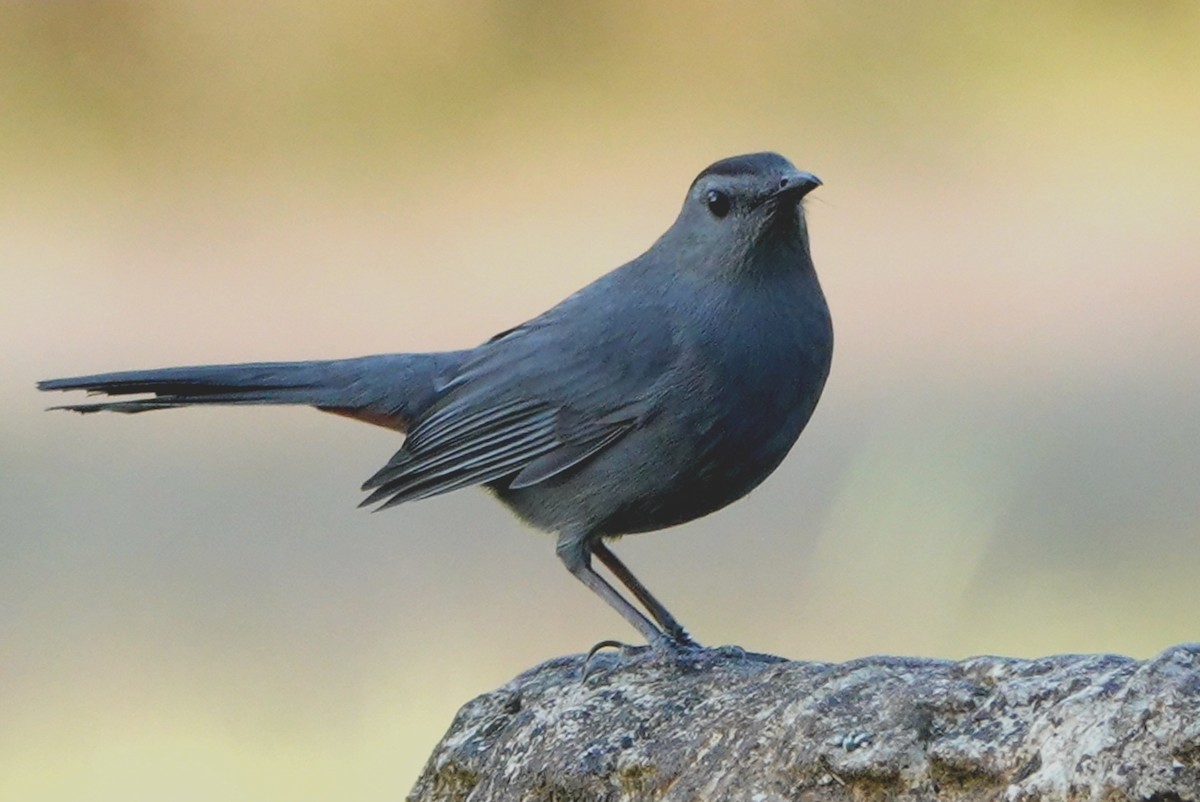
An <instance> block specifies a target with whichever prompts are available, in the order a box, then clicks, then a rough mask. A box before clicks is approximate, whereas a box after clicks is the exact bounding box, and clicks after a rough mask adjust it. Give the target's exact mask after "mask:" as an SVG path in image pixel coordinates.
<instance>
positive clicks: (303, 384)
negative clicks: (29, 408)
mask: <svg viewBox="0 0 1200 802" xmlns="http://www.w3.org/2000/svg"><path fill="white" fill-rule="evenodd" d="M468 353H469V352H467V351H444V352H441V353H432V354H382V355H378V356H364V357H358V358H356V359H332V360H325V361H315V362H257V363H251V364H243V365H201V366H197V367H183V368H162V369H160V370H133V371H125V372H121V373H99V374H96V375H94V376H76V377H73V378H67V379H50V380H47V381H41V382H38V389H39V390H86V391H87V392H88V394H89V395H108V396H125V395H145V394H151V397H149V398H134V399H127V400H123V401H100V402H95V403H86V404H66V405H63V406H57V407H51V409H66V410H71V411H73V412H83V413H88V412H125V413H134V412H149V411H151V410H155V409H171V408H173V407H187V406H195V405H201V404H299V405H303V406H311V407H317V408H318V409H321V410H323V411H326V412H333V413H336V414H339V415H346V416H348V417H352V418H356V419H359V420H363V421H367V422H368V423H375V424H378V425H380V426H386V427H388V428H391V429H398V430H400V431H405V430H407V428H408V425H409V423H410V422H411V421H412V419H413V418H414V417H416V416H417V415H419V414H420V413H421V412H422V411H423V410H425V409H426V408H428V407H429V405H431V404H432V403H433V402H434V400H435V399H436V397H437V395H438V393H439V387H440V386H441V385H442V384H444V383H445V381H446V379H447V378H448V377H447V374H450V375H453V371H454V368H455V367H456V366H457V365H458V364H460V363H461V362H462V361H463V360H464V359H465V357H466V355H467V354H468Z"/></svg>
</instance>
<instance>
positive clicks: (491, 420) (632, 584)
mask: <svg viewBox="0 0 1200 802" xmlns="http://www.w3.org/2000/svg"><path fill="white" fill-rule="evenodd" d="M820 183H821V182H820V181H819V180H818V179H817V178H816V176H814V175H812V174H810V173H806V172H802V171H800V170H797V169H796V168H795V167H794V166H792V164H791V163H790V162H789V161H788V160H787V159H785V158H783V157H782V156H779V155H777V154H774V153H755V154H750V155H746V156H736V157H734V158H731V159H725V160H723V161H719V162H717V163H716V164H713V165H712V166H710V167H709V168H707V169H706V170H704V172H702V173H700V175H698V176H697V177H696V180H695V181H693V182H692V185H691V187H690V188H689V190H688V193H687V198H686V200H685V201H684V204H683V210H682V211H681V212H680V213H679V217H678V219H676V221H675V223H674V225H672V226H671V228H670V229H668V230H667V232H666V233H665V234H663V235H662V237H661V238H660V239H659V240H658V241H657V242H656V243H654V245H653V246H651V248H650V250H648V251H646V253H644V254H642V255H641V256H639V257H638V258H637V259H634V260H633V261H632V262H629V263H628V264H626V265H624V266H622V267H619V268H617V269H616V270H614V271H612V272H611V273H609V274H607V275H605V276H603V277H601V278H600V279H598V280H597V281H595V282H593V283H592V284H590V285H588V286H587V287H584V288H583V289H582V290H580V291H578V292H576V293H575V294H574V295H572V296H570V297H569V298H567V299H566V300H565V301H563V302H561V303H560V304H558V305H557V306H555V307H554V308H552V309H550V310H549V311H548V312H546V313H544V314H542V315H540V316H539V317H536V318H534V319H533V320H530V321H529V322H527V323H525V324H523V325H520V326H517V327H516V328H513V329H509V330H508V331H505V332H502V333H500V334H497V335H496V336H495V337H493V338H492V339H490V340H488V341H487V342H485V343H483V344H482V345H480V346H478V347H476V348H471V349H468V350H463V351H447V352H442V353H431V354H384V355H379V356H366V357H360V358H357V359H335V360H329V361H313V362H266V363H255V364H243V365H209V366H201V367H182V368H165V369H161V370H138V371H129V372H122V373H104V374H99V375H95V376H81V377H77V378H70V379H53V380H50V381H43V382H41V383H40V384H39V385H38V387H39V388H40V389H42V390H86V391H88V392H89V393H96V394H106V395H110V396H118V395H133V394H146V393H148V394H151V395H150V397H147V398H139V399H132V400H125V401H112V402H101V403H93V404H73V405H70V406H65V407H59V408H60V409H70V410H75V411H76V412H96V411H99V410H110V411H113V412H145V411H147V410H152V409H166V408H169V407H181V406H189V405H192V404H304V405H308V406H313V407H316V408H318V409H321V410H324V411H326V412H334V413H337V414H339V415H345V416H348V417H351V418H357V419H358V420H362V421H366V422H368V423H374V424H378V425H380V426H385V427H388V428H390V429H395V430H397V431H400V432H405V433H407V438H406V439H405V441H404V444H403V446H402V447H401V449H400V450H399V451H398V452H397V453H396V455H395V456H394V457H392V459H391V461H389V462H388V463H387V465H385V466H384V467H383V468H382V469H380V470H379V472H378V473H376V474H375V475H374V476H372V477H371V478H370V479H368V480H367V481H366V483H365V484H364V485H363V489H364V490H370V491H373V492H371V494H370V495H369V496H368V497H367V498H366V499H365V500H364V501H363V505H369V504H375V503H377V502H382V503H381V505H380V507H379V508H380V509H383V508H385V507H391V506H394V505H396V504H400V503H402V502H405V501H412V500H414V499H419V498H425V497H427V496H433V495H437V494H439V493H445V492H447V491H450V490H457V489H458V488H460V487H467V486H469V485H484V486H485V487H487V488H488V489H490V490H491V491H492V492H493V493H495V494H496V496H497V497H498V498H499V499H500V500H501V501H503V502H504V503H505V504H507V505H508V506H509V507H510V508H512V509H513V510H514V511H515V512H516V513H517V515H519V516H520V517H521V518H523V519H525V520H526V521H528V522H529V523H531V524H532V525H533V526H536V527H538V528H540V529H544V530H548V531H551V532H554V533H556V535H557V537H558V544H557V552H558V556H559V558H560V559H561V560H562V561H563V563H564V564H565V565H566V566H567V568H568V570H570V572H571V573H572V574H574V575H575V577H577V578H578V579H579V580H580V581H581V582H583V584H585V585H587V586H588V587H589V588H591V589H592V590H593V591H595V592H596V593H597V594H599V595H600V597H601V598H603V599H604V600H605V601H606V602H608V603H609V604H610V605H612V607H613V608H615V609H616V610H617V612H619V613H620V614H621V615H622V616H624V617H625V619H626V620H627V621H628V622H629V623H630V624H632V625H633V626H634V627H636V628H637V629H638V631H639V632H641V633H642V634H643V635H644V636H645V637H646V638H647V640H648V641H649V642H650V643H651V644H652V645H655V646H675V645H687V644H691V643H693V642H692V641H691V639H690V638H689V637H688V635H687V633H686V632H685V631H684V629H683V627H682V626H680V625H679V622H678V621H676V620H675V617H674V616H672V615H671V614H670V613H669V612H667V609H666V608H665V607H664V606H663V605H662V604H661V603H660V602H659V601H658V600H657V599H655V598H654V596H652V595H651V594H650V592H649V591H648V590H647V589H646V587H645V586H644V585H642V583H641V582H639V581H638V580H637V579H636V578H635V577H634V576H633V574H632V573H630V571H629V569H628V568H626V567H625V565H624V564H623V563H622V562H621V561H620V560H618V559H617V557H616V555H614V554H613V553H612V552H611V551H610V550H609V548H608V546H607V545H605V542H604V541H605V539H606V538H612V537H616V536H619V535H626V534H632V533H635V532H647V531H650V530H653V529H662V528H664V527H668V526H673V525H675V524H680V523H683V522H684V521H690V520H692V519H694V518H699V517H700V516H702V515H707V514H708V513H710V512H713V511H714V510H717V509H720V508H721V507H724V506H725V505H727V504H729V503H731V502H733V501H735V500H737V499H738V498H740V497H742V496H744V495H745V494H746V493H748V492H749V491H750V490H751V489H753V488H754V487H755V486H756V485H758V483H759V482H761V481H762V480H763V479H765V478H766V476H767V475H768V474H769V473H771V471H773V470H774V469H775V467H776V466H777V465H779V463H780V461H782V460H783V458H784V456H785V455H786V454H787V452H788V450H789V449H790V448H791V447H792V444H793V443H794V442H795V441H796V438H797V437H799V435H800V431H801V430H802V429H803V428H804V425H805V424H806V423H807V422H808V419H809V416H810V415H812V412H813V408H814V407H815V406H816V403H817V399H818V398H819V397H820V395H821V389H822V387H824V385H825V378H826V376H828V374H829V364H830V359H831V356H832V352H833V329H832V326H831V324H830V319H829V309H828V307H827V306H826V305H825V297H824V295H823V294H822V292H821V287H820V284H819V283H818V282H817V275H816V273H815V272H814V270H813V263H812V257H811V256H810V255H809V247H808V232H807V229H806V226H805V221H804V212H803V209H802V207H801V203H800V200H801V198H803V197H804V196H805V195H806V194H807V193H808V192H809V191H811V190H812V189H814V188H815V187H817V186H819V185H820ZM592 555H595V556H596V557H598V558H599V559H600V561H601V562H602V563H604V565H605V566H607V567H608V569H609V570H610V571H611V572H612V574H613V576H615V577H616V578H617V579H618V580H620V582H621V583H622V584H624V586H625V587H626V588H628V590H629V592H630V593H632V594H633V596H634V597H635V598H636V599H637V600H638V601H639V602H641V604H642V606H643V607H644V608H645V610H646V612H648V613H649V614H650V616H651V617H652V618H653V619H654V621H655V622H657V626H656V625H655V623H653V622H652V621H651V620H650V619H649V618H647V617H646V616H645V615H644V614H643V613H642V612H640V611H639V610H638V609H637V608H636V607H635V606H634V605H633V604H631V603H630V602H629V601H627V600H626V599H625V598H624V597H623V596H622V595H621V594H620V593H619V592H618V591H617V590H616V589H615V588H614V587H613V586H612V585H611V584H609V583H608V582H607V581H606V580H605V579H604V578H603V577H601V576H600V574H598V573H596V571H595V569H593V568H592V564H591V557H592Z"/></svg>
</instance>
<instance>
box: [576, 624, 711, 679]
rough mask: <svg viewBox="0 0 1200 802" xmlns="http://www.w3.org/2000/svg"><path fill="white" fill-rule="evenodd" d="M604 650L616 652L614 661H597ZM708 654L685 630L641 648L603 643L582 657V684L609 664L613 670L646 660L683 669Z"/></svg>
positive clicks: (623, 644) (615, 643) (664, 636)
mask: <svg viewBox="0 0 1200 802" xmlns="http://www.w3.org/2000/svg"><path fill="white" fill-rule="evenodd" d="M605 649H614V650H615V651H616V655H615V661H610V660H599V659H597V658H598V656H599V655H600V653H601V652H603V651H604V650H605ZM705 651H706V649H705V648H704V647H703V646H701V645H700V644H699V643H697V642H696V641H694V640H692V638H691V637H690V636H689V635H688V634H687V633H686V632H684V631H683V630H682V629H681V630H679V631H678V632H676V633H672V634H670V635H668V634H662V635H660V636H659V637H657V638H655V639H654V640H653V641H651V642H650V643H646V644H641V645H634V644H629V643H623V642H621V641H619V640H602V641H600V642H599V643H597V644H596V645H595V646H593V647H592V648H591V649H589V650H588V653H587V655H586V656H585V657H584V658H583V666H582V668H581V671H580V681H581V682H582V681H584V680H586V679H587V678H588V676H589V675H590V674H591V672H592V669H593V668H594V667H598V666H600V665H601V664H608V666H609V667H610V668H615V667H617V666H619V665H622V664H629V663H632V662H634V661H641V660H647V661H652V662H656V663H664V664H670V665H674V666H679V667H684V666H688V665H691V664H692V663H694V662H695V660H696V658H697V657H699V656H700V655H702V654H703V653H704V652H705Z"/></svg>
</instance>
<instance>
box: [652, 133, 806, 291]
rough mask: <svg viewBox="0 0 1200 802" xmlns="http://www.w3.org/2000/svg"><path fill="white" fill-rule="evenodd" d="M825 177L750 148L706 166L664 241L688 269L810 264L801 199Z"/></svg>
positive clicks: (736, 270)
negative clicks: (745, 152)
mask: <svg viewBox="0 0 1200 802" xmlns="http://www.w3.org/2000/svg"><path fill="white" fill-rule="evenodd" d="M820 185H821V181H820V179H818V178H817V177H816V176H815V175H813V174H812V173H806V172H804V171H803V170H797V169H796V167H795V166H794V165H793V164H792V163H791V162H790V161H788V160H787V159H785V158H784V157H782V156H780V155H779V154H778V153H751V154H747V155H745V156H734V157H732V158H729V159H723V160H721V161H719V162H716V163H715V164H712V165H710V166H709V167H707V168H705V170H704V171H703V172H701V173H700V175H698V176H696V180H695V181H693V182H692V185H691V187H690V188H689V189H688V194H687V199H686V200H685V201H684V204H683V209H682V210H681V211H680V213H679V217H678V218H677V219H676V221H675V224H674V225H672V226H671V228H670V230H669V231H667V233H666V234H665V235H664V236H663V239H662V241H661V242H662V244H663V245H667V244H668V243H669V245H670V247H671V248H672V249H673V251H674V252H675V253H678V254H680V255H681V256H682V257H683V258H684V259H685V260H686V261H687V262H688V264H687V268H688V269H701V270H706V271H716V272H720V273H729V272H731V271H732V272H734V273H740V272H742V271H747V270H748V271H756V270H762V269H774V267H773V266H784V267H786V266H788V265H791V264H796V265H797V267H799V266H801V265H804V264H810V263H811V262H810V259H809V255H808V232H807V230H806V227H805V222H804V210H803V207H802V206H801V200H802V199H803V198H804V196H805V195H807V194H808V193H809V192H811V191H812V190H814V189H816V188H817V187H819V186H820Z"/></svg>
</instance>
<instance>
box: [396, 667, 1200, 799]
mask: <svg viewBox="0 0 1200 802" xmlns="http://www.w3.org/2000/svg"><path fill="white" fill-rule="evenodd" d="M582 667H583V658H582V657H580V656H575V657H566V658H560V659H557V660H551V661H550V662H547V663H544V664H542V665H540V666H538V667H536V668H533V669H531V670H529V671H527V672H525V673H524V674H521V675H520V676H518V677H517V678H516V679H514V680H512V681H511V682H509V683H508V684H507V685H505V686H504V687H502V688H500V689H498V690H496V691H493V692H491V693H488V694H484V695H483V696H480V697H478V698H477V699H475V700H473V701H471V702H469V703H468V704H467V705H466V706H464V707H463V708H462V710H460V711H459V714H458V716H457V717H456V718H455V720H454V723H453V724H452V725H451V727H450V731H449V732H448V733H446V736H445V738H443V740H442V742H441V743H440V744H438V746H437V749H436V750H435V751H434V753H433V756H432V757H431V758H430V760H429V763H428V764H427V765H426V767H425V770H424V772H423V773H422V775H421V777H420V779H419V780H418V781H417V784H416V786H415V787H414V789H413V791H412V795H411V796H410V800H413V801H414V802H434V800H437V801H438V802H441V801H442V800H471V802H492V800H528V801H532V800H546V801H547V802H549V800H555V802H567V800H689V801H693V800H694V801H698V802H706V801H707V800H713V801H714V802H715V801H716V800H731V801H732V800H747V801H748V802H749V801H751V800H753V801H754V802H773V801H774V800H799V801H801V802H825V800H836V801H837V802H842V801H843V800H845V801H846V802H849V801H850V800H854V802H868V801H871V802H874V801H876V800H877V801H878V802H916V800H937V801H938V802H959V801H960V800H971V802H975V801H976V800H979V801H981V802H982V801H983V800H987V802H992V801H993V800H1005V801H1006V802H1033V801H1034V800H1037V802H1060V801H1062V802H1067V801H1068V800H1069V801H1070V802H1083V801H1084V800H1087V802H1121V801H1122V800H1139V802H1197V800H1200V644H1191V645H1185V646H1177V647H1175V648H1172V649H1169V650H1167V651H1165V652H1163V653H1162V654H1161V655H1159V656H1158V657H1156V658H1154V659H1152V660H1147V661H1144V662H1143V661H1138V660H1133V659H1130V658H1126V657H1116V656H1111V655H1098V656H1097V655H1090V656H1089V655H1083V656H1080V655H1063V656H1058V657H1047V658H1044V659H1040V660H1016V659H1011V658H1003V657H975V658H971V659H969V660H964V661H962V662H957V663H956V662H950V661H940V660H922V659H905V658H892V657H871V658H866V659H862V660H854V661H851V662H848V663H841V664H828V663H802V662H792V661H786V660H783V659H781V658H777V657H770V656H767V655H759V654H746V653H742V652H740V651H737V650H732V649H705V650H698V651H696V652H693V653H689V654H688V655H686V656H682V657H678V658H674V659H672V658H664V657H663V656H661V655H653V654H650V653H648V652H643V653H641V654H636V655H629V654H626V655H619V654H616V653H605V654H600V655H597V656H596V657H594V658H593V659H592V661H591V663H590V664H589V666H588V671H587V676H586V677H582V670H581V669H582Z"/></svg>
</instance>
